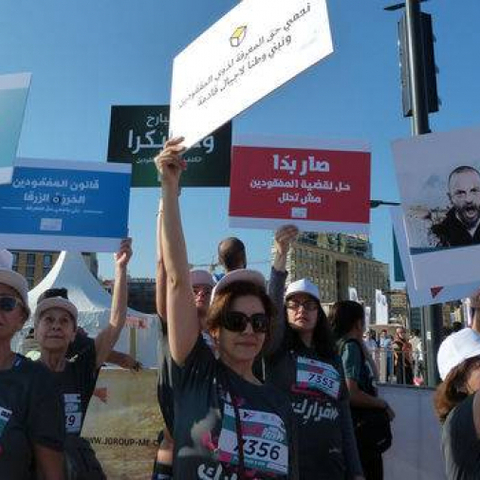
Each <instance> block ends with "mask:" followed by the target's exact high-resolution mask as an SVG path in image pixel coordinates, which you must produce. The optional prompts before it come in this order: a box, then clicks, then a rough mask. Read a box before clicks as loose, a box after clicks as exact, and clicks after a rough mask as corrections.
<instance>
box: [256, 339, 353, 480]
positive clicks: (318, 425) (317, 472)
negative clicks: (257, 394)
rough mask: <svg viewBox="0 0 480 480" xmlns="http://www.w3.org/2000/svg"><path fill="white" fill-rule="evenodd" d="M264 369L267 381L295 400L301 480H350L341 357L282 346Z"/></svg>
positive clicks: (309, 349)
mask: <svg viewBox="0 0 480 480" xmlns="http://www.w3.org/2000/svg"><path fill="white" fill-rule="evenodd" d="M265 370H266V381H267V383H272V384H273V385H275V386H276V387H278V388H280V389H281V390H282V391H284V392H288V394H289V396H290V400H291V402H292V407H293V411H294V414H295V419H296V422H297V431H298V439H299V445H298V446H299V465H300V473H301V478H302V480H309V479H315V480H323V479H325V480H343V479H345V478H346V461H345V453H346V452H345V451H344V448H343V447H344V441H343V437H342V418H341V416H342V414H343V411H342V408H343V407H342V402H344V403H345V402H346V401H347V399H348V393H347V388H346V385H345V378H344V375H343V368H342V364H341V359H340V358H339V357H335V358H334V359H324V358H321V357H319V356H318V355H317V354H316V352H315V350H314V349H311V348H308V347H307V346H305V345H298V346H297V348H296V349H295V351H294V350H293V349H292V350H289V349H287V347H286V346H283V347H282V348H281V349H280V350H279V351H278V352H277V353H276V354H275V355H273V356H272V357H268V358H266V359H265ZM346 408H348V405H347V406H346Z"/></svg>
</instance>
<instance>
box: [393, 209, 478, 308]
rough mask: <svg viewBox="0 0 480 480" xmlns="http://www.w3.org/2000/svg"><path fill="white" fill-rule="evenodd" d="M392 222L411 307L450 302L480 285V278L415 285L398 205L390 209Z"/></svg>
mask: <svg viewBox="0 0 480 480" xmlns="http://www.w3.org/2000/svg"><path fill="white" fill-rule="evenodd" d="M390 213H391V216H392V222H393V230H394V232H395V238H396V240H397V246H398V254H399V256H400V260H401V262H402V268H403V273H404V274H405V282H406V283H407V290H408V298H409V301H410V306H411V307H423V306H426V305H433V304H435V303H445V302H451V301H453V300H458V299H460V298H463V297H467V296H469V295H472V294H473V293H474V292H475V291H476V290H477V289H478V287H480V278H479V280H478V281H477V282H475V283H467V284H462V285H450V286H448V287H441V286H439V285H438V286H437V285H432V286H431V288H420V289H417V288H416V287H415V282H414V277H413V269H412V262H411V258H412V257H411V256H410V254H409V250H408V244H407V231H406V226H405V219H404V216H403V214H402V209H401V208H400V207H396V208H392V209H390Z"/></svg>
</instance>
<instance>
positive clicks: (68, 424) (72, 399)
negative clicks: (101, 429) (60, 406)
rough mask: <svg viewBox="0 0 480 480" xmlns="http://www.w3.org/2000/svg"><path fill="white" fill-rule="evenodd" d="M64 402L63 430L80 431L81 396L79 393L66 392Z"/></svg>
mask: <svg viewBox="0 0 480 480" xmlns="http://www.w3.org/2000/svg"><path fill="white" fill-rule="evenodd" d="M63 400H64V402H65V431H66V432H67V433H80V429H81V427H82V398H81V396H80V394H79V393H66V394H64V395H63Z"/></svg>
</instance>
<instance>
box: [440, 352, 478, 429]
mask: <svg viewBox="0 0 480 480" xmlns="http://www.w3.org/2000/svg"><path fill="white" fill-rule="evenodd" d="M475 368H480V355H479V356H476V357H472V358H467V360H464V361H463V362H462V363H461V364H460V365H457V366H456V367H454V368H452V370H451V371H450V372H449V374H448V375H447V378H445V381H443V382H442V383H441V384H440V385H439V386H438V387H437V390H436V391H435V396H434V398H433V404H434V407H435V413H436V414H437V417H438V418H439V420H440V422H442V423H444V422H445V420H446V419H447V416H448V414H449V413H450V412H451V411H452V410H453V409H454V408H455V407H456V406H457V405H458V404H460V403H462V401H463V400H465V399H466V398H467V397H468V396H469V394H468V393H467V391H466V389H465V386H466V383H467V380H468V376H469V375H470V373H471V372H472V370H474V369H475Z"/></svg>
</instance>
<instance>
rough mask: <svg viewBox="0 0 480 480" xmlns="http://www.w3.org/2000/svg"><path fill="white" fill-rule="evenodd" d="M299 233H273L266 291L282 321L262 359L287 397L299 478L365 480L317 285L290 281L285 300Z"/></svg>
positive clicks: (272, 380) (288, 229) (289, 230)
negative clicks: (295, 434)
mask: <svg viewBox="0 0 480 480" xmlns="http://www.w3.org/2000/svg"><path fill="white" fill-rule="evenodd" d="M297 233H298V230H297V228H296V227H294V226H286V227H284V228H283V229H280V230H279V231H278V232H277V234H276V235H275V257H274V263H273V267H272V272H271V276H270V284H269V293H270V297H271V298H272V299H273V300H274V302H275V305H278V306H279V316H280V318H279V319H278V327H277V332H276V342H275V345H274V348H273V349H271V350H269V351H268V352H267V353H268V354H267V355H265V357H264V365H265V376H266V381H267V383H272V384H273V385H275V386H276V387H278V388H280V389H282V390H283V391H284V392H286V393H287V394H288V395H289V396H290V400H291V402H292V406H293V411H294V413H295V419H296V423H297V429H298V438H299V471H300V478H301V479H302V480H314V479H315V480H345V479H349V480H350V479H363V478H364V477H363V473H362V467H361V464H360V460H359V456H358V451H357V447H356V443H355V436H354V433H353V426H352V419H351V415H350V408H349V400H348V392H347V389H346V385H345V377H344V374H343V368H342V362H341V359H340V357H339V356H338V355H337V354H336V350H335V343H334V340H333V336H332V333H331V331H330V327H329V324H328V321H327V316H326V315H325V312H324V311H323V308H322V306H321V304H320V295H319V292H318V287H317V286H316V285H314V284H313V283H312V282H310V281H309V280H308V279H305V278H304V279H301V280H298V281H296V282H293V283H291V284H290V285H289V287H288V288H287V291H286V294H285V300H284V298H283V297H284V291H285V281H286V277H287V272H286V268H285V267H286V259H287V254H288V250H289V248H290V244H291V241H292V240H293V239H294V238H295V236H296V234H297Z"/></svg>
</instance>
